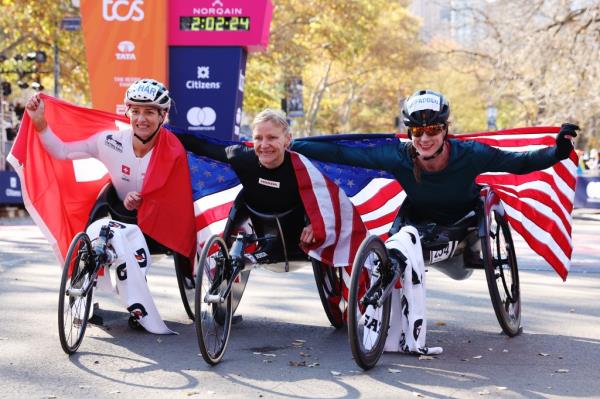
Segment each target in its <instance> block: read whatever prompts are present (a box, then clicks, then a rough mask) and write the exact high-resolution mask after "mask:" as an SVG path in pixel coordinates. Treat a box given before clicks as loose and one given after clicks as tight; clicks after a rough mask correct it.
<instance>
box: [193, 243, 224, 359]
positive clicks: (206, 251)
mask: <svg viewBox="0 0 600 399" xmlns="http://www.w3.org/2000/svg"><path fill="white" fill-rule="evenodd" d="M229 267H230V261H229V252H228V250H227V246H226V245H225V241H224V240H223V239H222V238H221V237H219V236H218V235H214V236H212V237H211V238H209V239H208V240H207V241H206V243H205V244H204V247H203V248H202V252H201V254H200V261H199V263H198V269H197V273H196V297H195V311H196V315H195V316H196V317H195V320H194V321H195V325H196V335H197V338H198V346H199V347H200V352H201V353H202V357H203V358H204V360H205V361H206V363H208V364H210V365H215V364H217V363H219V362H220V361H221V359H222V358H223V355H224V354H225V349H226V347H227V342H228V340H229V333H230V331H231V319H232V307H231V294H230V295H228V296H227V298H225V299H224V301H223V302H221V303H215V302H213V303H209V302H207V295H212V296H213V298H214V297H215V296H217V295H219V291H221V292H222V291H223V290H224V289H225V287H227V282H228V279H229V277H230V275H231V270H230V269H229Z"/></svg>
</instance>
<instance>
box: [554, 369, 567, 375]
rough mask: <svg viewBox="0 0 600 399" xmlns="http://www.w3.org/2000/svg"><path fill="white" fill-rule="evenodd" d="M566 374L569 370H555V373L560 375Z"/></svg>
mask: <svg viewBox="0 0 600 399" xmlns="http://www.w3.org/2000/svg"><path fill="white" fill-rule="evenodd" d="M568 372H569V369H558V370H556V373H561V374H564V373H568Z"/></svg>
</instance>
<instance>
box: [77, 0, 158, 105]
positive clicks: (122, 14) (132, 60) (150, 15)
mask: <svg viewBox="0 0 600 399" xmlns="http://www.w3.org/2000/svg"><path fill="white" fill-rule="evenodd" d="M166 3H167V2H166V1H164V0H151V1H149V0H145V1H144V0H82V1H81V20H82V28H83V38H84V42H85V49H86V55H87V62H88V73H89V79H90V87H91V92H92V107H93V108H95V109H100V110H103V111H108V112H113V113H117V114H124V113H125V106H124V105H123V97H124V94H125V90H126V89H127V87H129V86H130V85H131V83H133V82H135V81H136V80H138V79H140V78H152V79H156V80H159V81H161V82H163V83H165V84H166V83H167V82H166V77H167V71H166V70H167V4H166Z"/></svg>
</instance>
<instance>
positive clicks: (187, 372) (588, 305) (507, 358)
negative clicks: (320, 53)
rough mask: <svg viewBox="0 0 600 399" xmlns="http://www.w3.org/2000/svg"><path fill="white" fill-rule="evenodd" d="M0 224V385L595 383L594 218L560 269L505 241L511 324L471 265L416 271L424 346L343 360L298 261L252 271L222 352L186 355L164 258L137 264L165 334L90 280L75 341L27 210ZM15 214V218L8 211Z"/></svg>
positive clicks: (500, 393)
mask: <svg viewBox="0 0 600 399" xmlns="http://www.w3.org/2000/svg"><path fill="white" fill-rule="evenodd" d="M3 223H4V225H0V381H1V383H2V384H1V389H0V398H17V397H18V398H21V397H24V398H80V397H81V396H83V395H85V396H89V397H94V398H119V397H143V398H144V399H150V398H184V397H186V398H187V397H192V398H193V397H197V398H213V397H214V398H224V397H227V398H275V397H277V398H358V397H361V398H363V397H364V398H386V397H394V398H402V397H408V398H414V397H426V398H450V397H452V398H481V397H493V398H559V397H560V398H565V397H572V398H592V397H599V396H600V378H599V377H600V373H599V372H598V364H599V361H598V359H600V306H599V305H598V304H599V303H600V288H599V287H600V257H599V256H598V251H597V250H596V249H595V248H596V247H597V246H598V244H599V243H600V240H598V238H597V231H598V229H599V228H600V222H599V221H596V220H594V218H591V219H587V218H581V217H580V218H577V219H575V228H574V241H575V243H576V245H575V252H574V259H573V267H572V272H571V274H570V275H569V278H568V280H567V282H565V283H563V282H562V281H561V279H560V278H559V277H558V276H557V275H556V274H555V273H554V272H553V271H550V270H549V269H548V268H547V266H544V264H543V262H541V261H539V260H538V259H537V257H536V256H534V255H533V254H532V253H530V252H528V251H527V249H526V248H525V247H524V246H519V247H518V251H517V254H518V256H519V260H520V268H521V273H520V277H521V291H522V297H523V327H524V330H523V333H522V334H521V335H520V336H518V337H515V338H507V337H506V336H505V335H502V334H501V332H500V327H499V326H498V323H497V321H496V318H495V316H494V312H493V309H492V306H491V303H490V300H489V296H488V293H487V287H486V283H485V276H484V274H483V272H482V271H476V272H475V273H474V275H473V276H472V277H470V278H469V279H467V280H465V281H454V280H451V279H450V278H448V277H446V276H445V275H442V274H441V273H439V272H437V271H430V272H429V273H428V274H427V278H428V280H427V284H428V302H427V305H428V316H429V330H428V332H429V334H428V344H429V345H430V346H442V347H443V348H444V353H443V354H441V355H439V356H435V357H433V358H428V359H422V358H421V359H420V358H418V357H414V356H407V355H400V354H384V356H383V357H382V358H381V360H380V362H379V363H378V365H377V366H376V367H375V368H374V369H373V370H370V371H368V372H364V371H361V370H360V369H359V368H358V366H356V365H355V363H354V361H353V359H352V356H351V353H350V349H349V346H348V343H347V334H346V331H345V329H342V330H338V331H336V330H334V329H333V328H332V327H331V326H330V325H329V323H328V322H327V319H326V317H325V314H324V313H323V311H322V309H321V304H320V302H319V299H318V294H317V292H316V288H315V284H314V279H313V276H312V271H311V269H310V268H309V267H307V268H305V269H301V270H300V271H296V272H293V273H289V274H277V273H272V272H269V271H266V270H256V271H253V272H252V275H251V277H250V282H249V284H248V287H247V290H246V293H245V296H244V299H243V301H242V304H241V305H240V308H239V309H238V312H239V313H240V314H242V315H243V321H242V322H241V323H239V324H235V325H234V326H233V328H232V335H231V339H230V341H229V347H228V349H227V353H226V355H225V358H224V360H223V362H222V363H221V364H219V365H218V366H216V367H210V366H208V365H207V364H206V363H204V361H203V360H202V359H201V357H200V356H199V355H198V352H199V351H198V346H197V343H196V335H195V330H194V326H193V324H192V323H191V322H190V321H189V320H188V319H187V318H186V315H185V312H184V310H183V306H182V305H181V301H180V299H179V294H178V291H177V286H176V284H177V283H176V280H175V274H174V271H173V268H172V263H171V261H170V259H168V258H165V259H164V260H162V261H161V262H159V263H157V264H156V265H154V266H153V270H152V271H151V273H150V276H149V278H148V283H149V285H150V288H151V291H152V292H153V295H154V297H155V300H156V302H157V306H158V308H159V310H160V312H161V314H162V316H163V318H164V319H165V320H166V322H167V325H168V326H169V327H170V328H172V329H173V330H176V331H178V332H179V335H177V336H156V335H151V334H147V333H143V332H138V331H133V330H130V329H129V328H128V326H127V316H128V315H127V314H126V312H125V310H124V309H122V308H121V306H120V305H119V304H118V302H117V300H116V298H114V297H112V296H110V295H107V294H100V295H99V300H100V304H101V308H102V316H103V317H104V319H105V325H104V326H103V327H96V326H93V327H92V328H90V329H89V330H88V332H87V334H86V337H85V339H84V341H83V344H82V346H81V348H80V349H79V352H78V353H77V354H75V355H73V356H71V357H68V356H66V355H65V354H64V353H63V352H62V350H61V348H60V343H59V340H58V332H57V300H58V287H59V282H60V268H59V267H58V266H57V264H56V261H55V260H54V258H53V256H52V254H51V252H50V249H49V246H48V245H47V243H46V241H45V240H44V239H43V238H42V236H41V234H40V232H39V230H37V228H36V227H35V226H32V225H31V224H28V221H27V220H24V221H23V220H22V221H19V220H16V221H13V222H12V223H10V222H9V223H10V224H11V225H6V221H4V222H3ZM15 223H21V224H15Z"/></svg>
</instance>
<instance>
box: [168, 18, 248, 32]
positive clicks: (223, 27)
mask: <svg viewBox="0 0 600 399" xmlns="http://www.w3.org/2000/svg"><path fill="white" fill-rule="evenodd" d="M179 29H180V30H182V31H193V32H195V31H238V30H242V31H248V30H250V17H179Z"/></svg>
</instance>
